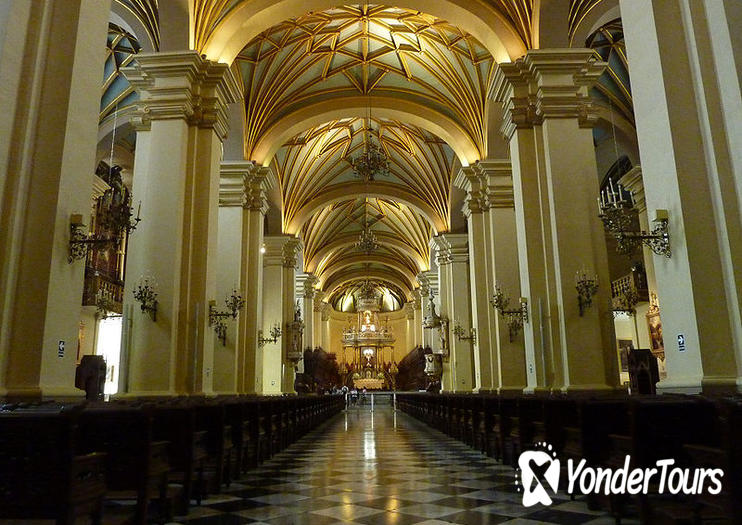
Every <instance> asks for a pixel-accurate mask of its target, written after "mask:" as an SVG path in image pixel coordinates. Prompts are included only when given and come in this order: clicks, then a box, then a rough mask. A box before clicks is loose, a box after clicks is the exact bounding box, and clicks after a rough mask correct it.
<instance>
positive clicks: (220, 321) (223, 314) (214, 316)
mask: <svg viewBox="0 0 742 525" xmlns="http://www.w3.org/2000/svg"><path fill="white" fill-rule="evenodd" d="M224 304H225V305H226V307H227V310H226V311H220V310H217V309H216V301H210V302H209V326H213V327H214V332H215V333H216V337H217V338H218V339H219V341H221V343H222V345H223V346H226V345H227V324H226V323H225V322H224V321H225V320H227V319H237V315H238V314H239V313H240V310H242V308H243V307H244V306H245V300H244V299H243V298H242V295H240V293H239V292H238V291H237V290H232V295H230V296H229V297H227V298H226V299H225V300H224Z"/></svg>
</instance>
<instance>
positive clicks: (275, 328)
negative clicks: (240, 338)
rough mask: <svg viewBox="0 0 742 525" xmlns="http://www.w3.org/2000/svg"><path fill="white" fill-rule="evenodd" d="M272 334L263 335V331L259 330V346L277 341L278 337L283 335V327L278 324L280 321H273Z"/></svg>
mask: <svg viewBox="0 0 742 525" xmlns="http://www.w3.org/2000/svg"><path fill="white" fill-rule="evenodd" d="M270 334H271V336H270V337H268V338H264V337H263V331H262V330H258V346H260V347H262V346H264V345H265V343H274V344H275V343H277V342H278V338H279V337H281V327H280V326H278V323H273V326H272V327H271V332H270Z"/></svg>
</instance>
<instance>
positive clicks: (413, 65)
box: [101, 0, 631, 306]
mask: <svg viewBox="0 0 742 525" xmlns="http://www.w3.org/2000/svg"><path fill="white" fill-rule="evenodd" d="M114 1H115V2H116V5H119V6H122V7H123V8H124V10H125V11H128V12H130V13H131V14H133V15H134V17H135V18H136V19H138V20H139V22H140V24H141V26H143V27H144V28H145V31H146V33H147V34H148V36H149V38H150V39H151V40H152V42H154V47H155V48H157V47H158V44H159V37H160V35H159V31H160V23H159V22H160V21H159V15H158V3H157V0H114ZM609 3H610V4H615V3H616V2H615V0H569V4H568V6H561V7H565V9H564V10H562V11H558V10H557V11H554V10H553V7H554V6H553V5H551V4H548V3H545V2H539V1H538V0H441V1H436V2H434V3H430V4H428V3H427V2H425V0H400V1H399V2H398V3H397V6H396V7H395V6H389V5H377V4H368V3H365V2H364V3H362V4H360V5H359V4H350V5H337V4H335V3H334V2H332V1H327V0H189V8H190V21H191V28H190V30H191V35H190V36H191V44H192V46H193V47H194V49H196V50H197V51H199V52H201V53H204V54H205V55H206V56H207V57H208V58H210V59H212V60H220V61H223V62H227V63H231V64H232V65H233V68H232V70H233V72H235V74H236V75H237V76H238V77H239V80H240V81H241V83H242V86H243V93H244V121H243V123H244V129H243V132H244V141H243V145H244V158H246V159H248V160H253V161H257V162H259V163H261V164H263V165H270V167H271V168H272V172H273V174H274V175H275V181H274V182H275V186H274V187H275V188H276V191H277V192H278V193H277V195H276V196H275V199H276V202H274V204H275V205H276V209H278V208H280V217H281V231H282V232H283V233H286V234H291V235H296V236H298V237H301V239H302V241H303V245H304V257H303V261H304V271H306V272H312V273H314V274H315V275H317V277H318V278H319V281H318V283H319V284H318V286H319V287H320V288H321V290H322V291H323V292H324V293H325V298H326V300H329V301H330V302H331V303H332V304H334V305H335V304H336V306H337V305H341V304H343V305H346V306H347V305H348V304H350V302H349V301H350V299H349V297H351V296H352V295H353V293H355V292H354V290H356V289H357V287H358V286H359V285H360V283H362V282H364V281H366V280H371V281H373V283H374V286H377V287H378V289H379V290H380V291H382V292H383V293H384V294H386V296H387V297H389V298H394V300H391V299H390V302H389V304H399V305H401V303H402V302H404V301H405V300H408V299H409V298H410V297H411V292H412V290H413V289H414V288H415V287H416V279H415V277H416V275H417V274H418V273H419V272H420V271H426V270H428V269H429V263H430V252H429V248H428V245H429V241H430V238H431V237H432V236H433V235H435V234H437V233H440V232H446V231H450V230H451V229H452V228H454V224H455V223H456V222H457V221H454V220H453V218H454V215H453V214H455V213H457V212H458V209H459V207H460V204H461V203H460V202H458V201H456V199H455V198H454V194H455V191H456V190H455V189H454V188H453V183H452V181H453V179H454V177H455V175H456V173H457V172H458V170H459V168H460V167H461V166H465V165H467V164H470V163H472V162H474V161H476V160H478V159H482V158H486V157H487V143H488V140H487V139H488V133H490V132H491V131H488V129H487V125H488V114H487V111H488V105H487V104H488V100H487V97H488V94H489V93H490V89H491V85H492V82H493V80H494V73H495V69H496V61H503V60H505V61H507V60H514V59H515V58H517V57H518V56H521V55H522V54H523V53H524V52H525V51H526V50H528V49H531V48H534V47H539V39H540V38H543V36H542V35H543V31H545V30H548V31H557V32H558V31H563V32H566V33H565V34H566V38H567V39H568V40H569V41H570V42H571V41H572V40H573V39H575V38H577V39H578V40H580V39H584V32H585V29H584V27H585V26H591V25H593V24H594V23H595V20H596V19H598V18H599V17H600V16H602V14H601V13H602V12H604V11H606V10H607V7H606V4H609ZM547 4H548V5H547ZM598 5H601V9H596V7H597V6H598ZM544 6H546V7H544ZM561 7H559V9H561ZM427 8H429V9H430V11H431V12H426V9H427ZM544 9H546V11H544ZM545 13H549V15H548V16H547V15H546V14H545ZM554 13H558V14H559V15H561V16H563V17H565V18H566V20H564V21H563V23H561V24H557V25H559V27H560V28H559V29H555V28H556V27H557V26H556V25H554V24H555V23H556V22H554V20H553V19H552V18H553V17H552V18H549V16H552V15H553V14H554ZM449 15H450V17H451V19H450V20H445V19H443V18H441V17H446V18H447V17H448V16H449ZM539 24H540V27H539ZM619 31H620V26H619V27H618V28H617V27H614V26H611V25H610V24H608V25H606V26H604V27H603V28H601V30H600V31H599V33H598V34H596V35H594V36H593V37H592V39H591V41H590V43H589V44H588V45H590V46H592V47H593V48H594V49H596V51H598V52H599V53H600V54H601V55H602V56H603V58H604V59H606V60H607V61H608V62H609V65H610V67H609V71H608V72H607V73H606V75H605V78H604V79H602V82H601V84H600V85H599V86H598V88H597V90H596V96H597V97H598V98H600V97H604V99H605V100H606V102H608V103H609V104H610V107H612V108H616V109H618V111H619V112H620V113H622V114H623V115H624V116H626V117H627V118H628V117H629V115H630V114H631V113H630V104H631V100H630V94H629V92H628V80H627V79H628V77H627V75H625V74H624V73H625V71H624V70H625V66H626V63H625V53H624V52H623V49H622V47H621V45H622V40H621V35H620V34H619ZM474 35H476V37H475V36H474ZM125 43H126V40H125V39H124V38H123V37H118V36H117V35H112V36H111V38H110V39H109V48H110V49H109V53H110V55H111V59H110V62H111V66H112V67H111V68H109V69H110V70H111V71H114V70H115V69H117V66H118V65H119V64H118V62H119V60H118V59H119V58H120V59H121V60H131V58H127V57H125V56H124V55H123V54H122V53H117V52H116V51H115V50H114V48H116V46H122V45H124V44H125ZM576 45H583V42H577V43H576ZM108 71H109V70H108V69H107V75H109V73H108ZM624 80H625V81H624ZM113 87H121V86H118V84H117V81H116V80H115V75H114V74H112V75H111V76H107V80H106V83H105V86H104V89H105V90H107V94H106V95H105V96H104V100H103V103H102V106H101V117H102V118H103V117H105V116H106V115H107V114H108V113H109V112H110V110H111V107H112V105H114V104H115V101H116V99H117V98H118V99H120V100H123V98H125V97H127V96H129V93H128V92H126V91H125V89H124V90H120V91H119V90H112V89H109V88H113ZM124 88H126V86H124ZM371 143H373V144H378V145H379V146H380V148H381V150H382V151H383V152H384V154H385V155H386V156H387V158H388V159H389V167H390V170H389V174H388V175H387V176H384V177H377V179H376V180H375V181H373V182H371V183H368V182H364V181H363V180H361V179H359V178H358V177H357V176H356V175H355V173H354V171H353V166H352V164H351V162H352V161H353V159H354V158H355V157H356V156H357V155H359V154H360V153H362V152H363V151H364V150H365V149H366V148H367V146H368V144H371ZM459 198H460V197H459ZM457 220H458V221H460V219H457ZM364 226H367V227H369V228H370V229H371V230H372V231H373V233H374V234H375V236H376V238H377V239H378V241H379V244H380V247H379V248H378V249H377V250H373V251H372V252H362V251H359V250H358V249H356V248H355V247H354V243H355V242H356V241H357V240H358V237H359V235H360V233H361V231H362V230H363V228H364ZM395 301H396V302H395Z"/></svg>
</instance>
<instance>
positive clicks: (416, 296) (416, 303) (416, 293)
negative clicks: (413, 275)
mask: <svg viewBox="0 0 742 525" xmlns="http://www.w3.org/2000/svg"><path fill="white" fill-rule="evenodd" d="M421 297H422V294H421V293H420V289H419V288H415V289H414V290H412V301H410V304H412V307H413V308H414V309H415V310H419V309H420V307H421V302H420V300H421Z"/></svg>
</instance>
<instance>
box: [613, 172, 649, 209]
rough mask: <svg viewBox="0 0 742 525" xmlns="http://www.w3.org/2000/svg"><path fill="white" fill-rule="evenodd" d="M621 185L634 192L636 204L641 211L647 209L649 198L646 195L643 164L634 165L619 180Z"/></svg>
mask: <svg viewBox="0 0 742 525" xmlns="http://www.w3.org/2000/svg"><path fill="white" fill-rule="evenodd" d="M617 182H618V183H619V184H620V185H621V186H623V187H624V188H626V189H627V190H629V191H630V192H631V193H633V194H634V200H635V201H636V204H635V205H634V206H635V207H636V209H637V210H638V211H639V213H642V212H645V211H647V200H646V198H645V195H644V179H643V178H642V168H641V166H634V167H633V168H631V169H630V170H629V171H627V172H626V173H625V174H624V175H623V177H621V178H620V179H618V181H617Z"/></svg>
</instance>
